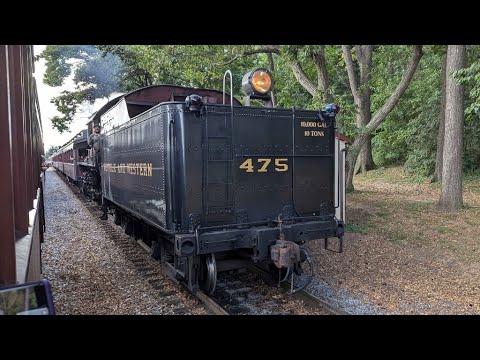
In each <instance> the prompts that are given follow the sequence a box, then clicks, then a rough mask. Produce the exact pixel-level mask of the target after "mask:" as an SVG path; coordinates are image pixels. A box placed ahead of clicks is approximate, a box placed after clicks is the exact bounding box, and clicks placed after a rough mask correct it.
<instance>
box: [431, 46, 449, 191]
mask: <svg viewBox="0 0 480 360" xmlns="http://www.w3.org/2000/svg"><path fill="white" fill-rule="evenodd" d="M446 86H447V54H445V55H443V57H442V100H441V101H440V114H439V116H438V133H437V156H436V158H435V172H434V173H433V177H432V182H435V181H442V169H443V141H444V136H445V99H446V93H447V92H446Z"/></svg>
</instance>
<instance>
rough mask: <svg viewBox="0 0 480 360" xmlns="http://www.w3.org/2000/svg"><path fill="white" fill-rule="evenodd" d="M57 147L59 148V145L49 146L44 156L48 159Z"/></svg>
mask: <svg viewBox="0 0 480 360" xmlns="http://www.w3.org/2000/svg"><path fill="white" fill-rule="evenodd" d="M58 149H60V146H50V148H49V149H48V150H47V152H46V153H45V158H46V159H48V158H49V157H50V156H52V155H53V154H54V153H55V152H56V151H57V150H58Z"/></svg>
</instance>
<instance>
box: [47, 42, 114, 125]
mask: <svg viewBox="0 0 480 360" xmlns="http://www.w3.org/2000/svg"><path fill="white" fill-rule="evenodd" d="M38 58H44V59H45V60H46V71H45V74H44V78H43V82H44V83H45V84H47V85H50V86H61V85H63V84H64V83H65V80H66V79H67V78H68V77H70V76H73V82H74V84H75V89H74V90H73V91H70V90H64V91H62V92H61V93H60V95H59V96H56V97H54V98H53V99H52V100H51V102H52V103H53V104H55V106H56V107H57V110H58V111H59V112H60V113H61V114H62V115H61V116H55V117H53V118H52V119H51V121H52V125H53V127H54V128H56V129H57V130H58V131H59V132H60V133H62V132H64V131H67V130H68V127H69V125H70V123H71V122H72V120H73V117H74V115H75V113H76V111H77V109H78V107H79V106H80V105H81V104H82V103H84V102H90V103H93V102H94V101H95V99H98V98H102V97H108V96H109V95H110V94H111V93H112V92H115V91H120V90H121V81H120V80H121V70H122V62H121V61H120V59H119V58H118V56H115V55H113V54H103V55H102V52H101V51H99V50H98V49H97V48H96V47H95V46H91V45H48V46H47V47H46V48H45V50H44V51H43V52H42V53H41V54H40V55H39V56H38Z"/></svg>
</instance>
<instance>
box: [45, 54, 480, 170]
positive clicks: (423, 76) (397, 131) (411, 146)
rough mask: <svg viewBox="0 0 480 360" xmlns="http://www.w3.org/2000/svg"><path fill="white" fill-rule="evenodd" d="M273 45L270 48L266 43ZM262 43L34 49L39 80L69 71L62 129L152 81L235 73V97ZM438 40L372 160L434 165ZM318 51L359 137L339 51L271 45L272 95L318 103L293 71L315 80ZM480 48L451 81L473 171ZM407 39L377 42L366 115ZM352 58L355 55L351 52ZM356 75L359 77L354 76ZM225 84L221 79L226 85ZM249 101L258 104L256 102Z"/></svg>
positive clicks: (477, 165)
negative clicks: (42, 65)
mask: <svg viewBox="0 0 480 360" xmlns="http://www.w3.org/2000/svg"><path fill="white" fill-rule="evenodd" d="M271 47H273V46H271ZM264 48H267V49H268V46H267V45H195V46H192V45H99V46H86V45H82V46H72V45H60V46H53V45H49V46H47V48H46V49H45V51H44V52H43V53H42V54H41V55H40V57H43V58H45V59H46V64H47V71H46V73H45V77H44V82H45V83H46V84H48V85H51V86H60V85H61V84H62V83H64V82H65V80H66V79H67V78H69V77H70V78H72V79H73V81H74V83H75V89H74V90H73V91H63V92H62V93H61V94H60V95H59V96H58V97H56V98H54V99H53V100H52V102H53V103H54V104H55V105H56V107H57V109H58V110H59V111H60V113H61V114H62V116H58V117H54V118H53V119H51V120H52V123H53V126H54V127H55V128H57V129H58V130H59V131H60V132H62V131H66V130H67V129H68V125H69V123H70V121H71V120H72V118H73V116H74V115H75V113H76V111H77V110H78V108H79V106H80V105H81V104H83V103H84V102H85V101H87V102H92V101H94V100H95V99H97V98H100V97H105V96H109V95H110V94H111V93H112V92H116V91H122V92H128V91H132V90H134V89H137V88H139V87H143V86H148V85H153V84H175V85H182V86H189V87H201V88H211V89H216V90H222V80H223V75H224V72H225V71H226V70H228V69H229V70H231V71H232V73H233V93H234V96H236V97H237V98H239V99H242V97H243V95H244V94H243V92H242V90H241V80H242V76H243V74H245V73H246V72H247V71H250V70H252V69H253V68H255V67H260V66H262V67H268V66H269V63H268V59H267V56H266V54H265V53H261V52H260V49H264ZM445 48H446V47H445V46H424V47H423V50H424V56H423V58H422V59H421V61H420V64H419V66H418V69H417V71H416V73H415V75H414V77H413V80H412V82H411V83H410V85H409V87H408V88H407V90H406V92H405V93H404V94H403V96H402V97H401V99H400V101H399V102H398V104H397V105H396V107H395V108H394V109H393V111H392V112H391V113H390V114H389V115H388V116H387V117H386V118H385V120H384V121H383V122H382V123H381V124H380V126H379V127H378V128H377V129H376V130H375V131H374V133H373V134H372V145H373V156H374V161H375V163H376V164H377V165H379V166H392V165H404V167H405V169H406V170H407V171H408V172H410V173H415V174H417V175H420V176H429V175H431V174H432V173H433V171H434V167H435V163H434V162H435V152H436V139H437V130H438V115H439V111H440V90H441V89H440V88H441V59H442V55H443V53H444V52H445ZM320 51H322V52H323V53H324V56H325V63H326V71H327V73H328V79H329V87H328V95H329V96H331V98H333V100H334V101H335V102H336V103H338V104H339V105H340V107H341V109H342V110H341V112H340V114H339V116H338V122H339V124H340V125H341V128H342V132H344V133H346V135H347V136H349V137H350V138H351V139H352V140H354V139H355V137H356V135H357V134H358V129H357V127H356V124H355V115H356V110H357V109H356V107H355V105H354V102H353V96H352V93H351V90H350V85H349V81H348V76H347V72H346V70H345V58H344V55H343V52H342V49H341V47H340V46H338V45H283V46H275V51H274V54H273V59H274V63H275V72H274V77H275V96H276V101H277V106H278V107H283V108H291V107H296V108H304V109H319V108H323V107H324V106H325V100H324V96H323V95H324V94H322V92H321V91H320V90H319V91H317V92H316V93H315V94H314V95H313V96H312V95H311V94H310V93H309V92H307V90H305V88H304V87H302V86H301V85H300V83H299V81H298V80H297V78H296V77H295V75H294V72H293V71H292V64H293V63H295V62H296V63H298V65H299V66H300V67H301V69H302V71H303V72H304V74H305V76H306V77H307V79H308V80H309V81H311V82H312V83H313V84H314V85H315V86H316V85H317V76H318V74H317V68H316V66H315V63H314V61H313V60H312V56H313V55H315V54H318V53H319V52H320ZM479 55H480V47H478V46H470V47H469V56H470V66H469V67H468V68H467V69H464V70H461V71H458V72H457V73H456V74H455V78H457V79H458V81H459V82H460V83H462V84H465V86H466V89H467V92H466V93H467V95H468V96H467V99H466V115H467V116H466V123H465V143H464V147H465V151H464V168H465V170H466V171H467V172H472V173H473V172H478V171H479V170H480V126H479V125H480V124H479V121H480V119H479V114H480V60H478V58H479ZM410 56H411V47H410V46H399V45H395V46H386V45H376V46H374V48H373V58H372V70H371V74H370V75H371V81H370V87H371V93H372V96H371V100H372V103H371V111H372V114H374V113H375V112H376V111H377V110H378V109H379V108H380V107H381V106H382V105H383V104H384V102H385V100H386V99H387V98H388V97H389V96H390V94H391V93H392V92H393V90H394V89H395V87H396V86H397V84H398V82H399V81H400V79H401V78H402V76H403V74H404V71H405V64H406V63H407V62H408V61H409V58H410ZM352 58H353V60H354V61H355V60H356V53H355V49H354V48H353V50H352ZM357 75H358V74H357ZM227 89H229V85H227ZM254 105H256V104H255V103H254Z"/></svg>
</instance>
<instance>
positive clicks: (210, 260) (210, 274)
mask: <svg viewBox="0 0 480 360" xmlns="http://www.w3.org/2000/svg"><path fill="white" fill-rule="evenodd" d="M216 285H217V262H216V261H215V255H214V254H213V253H212V254H208V255H201V256H200V271H199V274H198V286H199V287H200V290H202V291H203V292H204V293H206V294H211V293H213V292H214V291H215V286H216Z"/></svg>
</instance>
